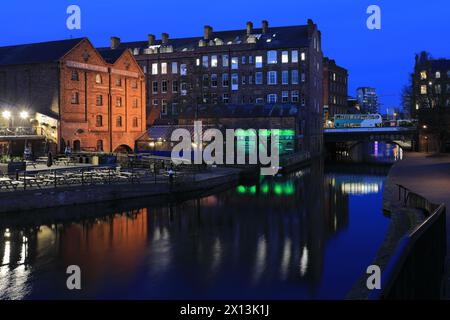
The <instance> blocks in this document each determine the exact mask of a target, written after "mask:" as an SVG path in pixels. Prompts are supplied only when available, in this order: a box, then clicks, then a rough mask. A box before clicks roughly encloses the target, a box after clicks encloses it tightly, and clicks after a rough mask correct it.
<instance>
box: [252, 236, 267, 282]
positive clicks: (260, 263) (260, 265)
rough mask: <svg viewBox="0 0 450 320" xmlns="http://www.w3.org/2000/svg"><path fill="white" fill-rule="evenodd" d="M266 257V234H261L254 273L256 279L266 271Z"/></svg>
mask: <svg viewBox="0 0 450 320" xmlns="http://www.w3.org/2000/svg"><path fill="white" fill-rule="evenodd" d="M266 257H267V243H266V238H265V237H264V236H261V237H259V239H258V246H257V248H256V264H255V273H254V280H255V281H256V280H258V278H259V277H260V276H261V275H262V273H263V271H264V267H265V260H266Z"/></svg>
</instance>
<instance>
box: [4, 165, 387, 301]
mask: <svg viewBox="0 0 450 320" xmlns="http://www.w3.org/2000/svg"><path fill="white" fill-rule="evenodd" d="M380 170H381V173H380ZM386 173H387V169H379V170H375V169H374V170H372V169H370V168H369V169H368V168H362V169H358V168H357V166H350V167H348V166H347V167H343V168H327V169H326V171H324V166H323V164H322V163H320V162H319V163H315V164H314V165H313V166H312V167H310V168H305V169H302V170H300V171H298V172H295V173H293V174H291V175H289V176H284V177H274V178H267V177H265V178H261V179H260V181H259V182H258V183H255V184H251V185H241V186H238V187H236V188H232V189H230V190H227V191H224V192H220V193H218V194H215V195H211V196H207V197H204V198H200V199H196V200H191V201H186V202H183V203H181V204H178V205H168V206H160V207H154V206H153V207H144V208H139V209H130V210H129V211H126V212H123V213H120V214H117V213H114V212H110V211H105V212H103V214H101V215H98V216H96V217H90V218H83V217H82V216H83V212H80V215H81V217H80V216H76V217H73V218H71V219H69V220H66V221H62V220H59V221H58V219H55V220H54V221H49V222H48V224H45V223H40V224H37V225H26V226H23V225H20V224H19V225H15V226H13V225H4V226H3V229H2V230H1V231H2V233H1V234H6V232H8V233H9V236H8V237H2V238H0V257H2V266H1V268H0V298H2V299H22V298H28V299H34V298H40V299H49V298H68V299H70V298H90V299H93V298H100V299H102V298H105V299H107V298H129V299H131V298H137V299H141V298H148V299H156V298H157V299H188V298H189V299H196V298H199V299H201V298H207V299H232V298H235V299H244V298H253V299H259V298H269V299H311V298H312V299H314V298H344V297H345V294H346V293H347V292H348V290H349V289H350V288H351V287H352V285H353V283H354V282H355V281H356V280H357V279H358V278H359V276H360V275H361V274H362V273H363V272H364V270H365V268H366V266H367V265H368V264H370V262H371V261H372V259H373V257H374V256H375V254H376V251H377V248H378V246H379V245H380V244H381V242H382V240H383V237H384V234H385V231H386V229H387V225H388V222H389V221H388V219H387V218H386V217H384V216H383V214H382V210H381V194H382V190H383V182H384V179H385V174H386ZM83 210H86V209H83ZM6 227H7V228H9V230H8V231H6ZM0 228H2V227H0ZM24 239H26V242H24ZM71 264H76V265H79V266H80V267H81V270H82V287H83V290H81V291H68V290H67V289H66V288H65V283H66V276H67V275H66V273H65V268H66V267H67V266H68V265H71Z"/></svg>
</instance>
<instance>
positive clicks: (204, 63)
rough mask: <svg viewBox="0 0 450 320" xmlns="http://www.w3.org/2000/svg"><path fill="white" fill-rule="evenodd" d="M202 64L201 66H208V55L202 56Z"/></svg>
mask: <svg viewBox="0 0 450 320" xmlns="http://www.w3.org/2000/svg"><path fill="white" fill-rule="evenodd" d="M202 65H203V67H205V68H208V67H209V57H208V56H203V57H202Z"/></svg>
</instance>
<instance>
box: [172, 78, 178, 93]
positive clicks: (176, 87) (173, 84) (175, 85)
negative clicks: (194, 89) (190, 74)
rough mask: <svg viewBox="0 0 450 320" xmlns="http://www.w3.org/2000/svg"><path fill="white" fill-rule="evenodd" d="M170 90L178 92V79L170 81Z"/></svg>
mask: <svg viewBox="0 0 450 320" xmlns="http://www.w3.org/2000/svg"><path fill="white" fill-rule="evenodd" d="M172 92H174V93H177V92H178V81H176V80H175V81H172Z"/></svg>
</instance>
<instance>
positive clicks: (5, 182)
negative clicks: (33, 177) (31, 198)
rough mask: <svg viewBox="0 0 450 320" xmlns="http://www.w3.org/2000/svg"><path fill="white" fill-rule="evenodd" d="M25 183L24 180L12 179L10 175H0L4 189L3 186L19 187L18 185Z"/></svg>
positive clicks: (0, 186)
mask: <svg viewBox="0 0 450 320" xmlns="http://www.w3.org/2000/svg"><path fill="white" fill-rule="evenodd" d="M21 185H23V182H22V181H16V180H12V179H11V178H8V177H0V189H2V188H3V187H4V188H5V189H14V190H15V189H17V187H19V186H21Z"/></svg>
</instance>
